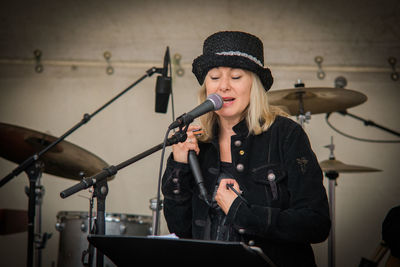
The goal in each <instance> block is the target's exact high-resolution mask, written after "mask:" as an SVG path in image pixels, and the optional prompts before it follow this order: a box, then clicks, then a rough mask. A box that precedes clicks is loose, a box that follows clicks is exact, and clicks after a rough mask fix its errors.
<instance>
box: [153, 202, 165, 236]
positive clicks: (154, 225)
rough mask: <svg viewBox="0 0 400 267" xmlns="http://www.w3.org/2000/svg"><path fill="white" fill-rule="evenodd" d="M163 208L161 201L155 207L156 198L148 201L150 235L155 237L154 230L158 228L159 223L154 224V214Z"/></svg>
mask: <svg viewBox="0 0 400 267" xmlns="http://www.w3.org/2000/svg"><path fill="white" fill-rule="evenodd" d="M162 208H163V202H162V200H160V202H158V207H157V198H156V197H155V198H152V199H150V209H151V211H152V216H151V217H152V218H153V220H152V224H151V235H156V233H155V231H156V229H159V228H160V222H159V221H158V222H156V212H157V211H158V210H162ZM156 223H158V225H157V227H156Z"/></svg>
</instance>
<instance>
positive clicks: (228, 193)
mask: <svg viewBox="0 0 400 267" xmlns="http://www.w3.org/2000/svg"><path fill="white" fill-rule="evenodd" d="M227 184H233V188H235V190H236V191H238V192H240V188H239V184H238V183H237V182H236V180H235V179H229V178H225V179H221V181H220V183H219V186H218V189H217V193H216V195H215V200H216V201H217V203H218V206H220V207H221V209H222V211H223V212H224V213H225V214H228V211H229V209H230V207H231V205H232V203H233V201H234V200H235V199H236V198H237V195H236V194H235V192H233V191H232V190H231V189H229V188H228V187H227Z"/></svg>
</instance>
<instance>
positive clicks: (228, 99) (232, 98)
mask: <svg viewBox="0 0 400 267" xmlns="http://www.w3.org/2000/svg"><path fill="white" fill-rule="evenodd" d="M222 99H223V100H224V104H225V103H232V102H233V101H235V98H234V97H223V98H222Z"/></svg>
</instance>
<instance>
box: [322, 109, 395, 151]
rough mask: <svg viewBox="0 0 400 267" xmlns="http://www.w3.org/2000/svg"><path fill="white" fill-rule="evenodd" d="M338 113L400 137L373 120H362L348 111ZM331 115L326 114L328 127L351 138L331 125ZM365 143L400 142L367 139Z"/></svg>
mask: <svg viewBox="0 0 400 267" xmlns="http://www.w3.org/2000/svg"><path fill="white" fill-rule="evenodd" d="M337 113H339V114H341V115H343V116H349V117H352V118H354V119H357V120H359V121H362V122H363V123H364V125H365V126H374V127H376V128H378V129H381V130H384V131H386V132H388V133H391V134H393V135H396V136H398V137H399V136H400V133H399V132H396V131H394V130H391V129H389V128H387V127H384V126H382V125H379V124H376V123H375V122H373V121H371V120H366V119H364V118H361V117H359V116H357V115H354V114H352V113H350V112H347V110H340V111H337ZM330 115H331V113H327V114H326V117H325V120H326V122H327V123H328V125H329V126H330V127H331V128H333V129H334V130H335V131H338V132H339V133H341V134H342V135H345V136H347V137H350V136H348V135H346V134H344V133H342V132H340V131H339V130H337V129H336V128H335V127H333V126H332V125H331V124H330V123H329V120H328V119H329V116H330ZM355 139H358V140H360V141H363V139H361V138H355ZM365 141H370V142H382V143H384V142H388V143H397V142H400V140H386V141H385V140H367V139H365Z"/></svg>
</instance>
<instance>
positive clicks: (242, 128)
mask: <svg viewBox="0 0 400 267" xmlns="http://www.w3.org/2000/svg"><path fill="white" fill-rule="evenodd" d="M232 130H233V131H234V132H235V133H236V135H237V136H239V137H246V136H247V135H248V134H249V129H248V128H247V123H246V119H243V120H241V121H240V122H239V123H238V124H236V125H235V126H233V127H232ZM218 136H219V124H218V122H215V124H214V127H213V140H212V143H214V144H218Z"/></svg>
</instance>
